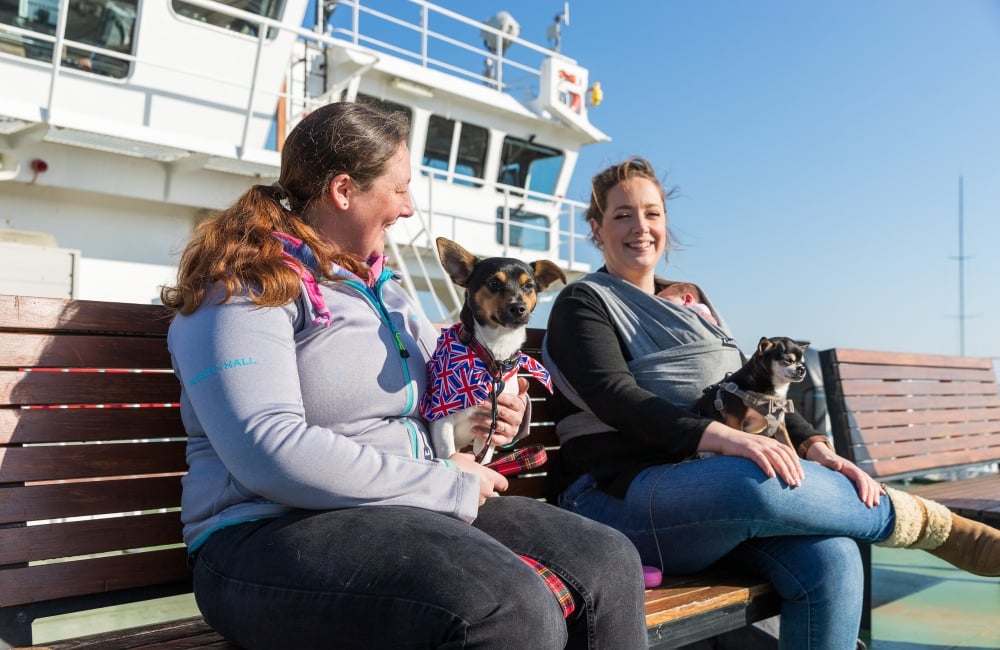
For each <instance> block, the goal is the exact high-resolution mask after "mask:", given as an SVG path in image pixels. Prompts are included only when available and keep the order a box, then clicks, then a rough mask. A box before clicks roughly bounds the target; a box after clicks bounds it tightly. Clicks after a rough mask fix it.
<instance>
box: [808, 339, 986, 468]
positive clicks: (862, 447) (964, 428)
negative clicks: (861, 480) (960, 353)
mask: <svg viewBox="0 0 1000 650" xmlns="http://www.w3.org/2000/svg"><path fill="white" fill-rule="evenodd" d="M820 359H821V363H822V366H823V382H824V384H825V387H826V398H827V403H828V406H829V414H830V423H831V427H832V430H833V431H832V432H833V436H834V441H835V445H836V447H837V450H838V451H839V452H840V453H841V454H844V455H845V456H847V457H848V458H850V459H851V460H852V461H854V462H855V463H857V464H858V465H859V466H860V467H861V468H863V469H864V470H865V471H866V472H868V473H869V474H870V475H871V476H873V477H876V478H880V479H884V480H891V479H897V478H904V477H909V476H916V475H920V474H926V473H928V472H931V471H938V470H941V469H946V468H960V467H967V466H973V465H982V464H988V463H993V462H996V461H998V460H1000V396H998V394H997V377H996V374H995V372H994V369H993V362H992V360H991V359H988V358H972V357H956V356H943V355H927V354H906V353H898V352H872V351H865V350H849V349H836V348H835V349H831V350H824V351H823V352H821V353H820Z"/></svg>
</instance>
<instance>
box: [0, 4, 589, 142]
mask: <svg viewBox="0 0 1000 650" xmlns="http://www.w3.org/2000/svg"><path fill="white" fill-rule="evenodd" d="M406 1H407V2H409V3H410V4H412V5H414V6H415V7H417V8H418V9H419V15H420V18H419V20H417V21H412V22H411V21H406V20H401V19H399V18H396V17H394V16H390V15H388V14H385V13H383V12H381V11H378V10H376V9H374V8H373V7H371V6H366V5H365V3H364V2H363V1H362V0H342V1H341V2H340V3H337V7H338V9H339V8H340V7H343V8H345V9H347V8H349V9H350V12H349V17H348V18H347V19H346V20H343V19H341V16H342V15H343V14H341V13H340V12H338V11H334V12H333V15H332V16H331V19H332V22H330V23H329V26H328V28H326V29H325V30H324V31H317V30H318V29H319V30H322V29H323V28H322V27H320V26H317V27H315V28H312V29H310V28H308V27H301V26H297V25H290V24H287V23H282V22H280V21H278V20H274V19H271V18H267V17H265V16H260V15H258V14H255V13H251V12H248V11H244V10H241V9H236V8H232V7H229V6H226V5H223V4H219V3H216V2H212V1H211V0H184V2H185V3H186V4H190V5H193V6H195V7H199V8H203V9H206V10H210V11H211V12H213V14H218V15H223V16H228V17H230V18H232V19H234V20H237V19H238V20H239V21H242V22H243V23H246V24H248V25H250V26H252V31H255V32H256V41H257V43H256V50H255V55H254V59H253V60H254V66H253V68H252V70H251V72H250V73H249V76H248V77H246V78H243V79H236V78H233V77H231V76H230V77H228V78H219V79H214V78H211V79H210V78H209V77H210V76H211V75H206V74H205V72H204V71H202V70H195V69H188V68H185V67H182V66H178V65H171V63H170V62H169V61H162V60H158V59H150V58H149V57H148V56H138V57H137V56H134V55H133V54H131V53H126V52H122V51H119V50H115V49H109V48H108V47H101V45H100V44H94V43H86V42H82V41H78V40H74V39H71V38H68V37H67V33H66V25H67V16H68V14H69V6H70V0H59V2H58V7H59V9H58V12H59V15H58V18H57V20H56V24H55V25H54V26H51V27H50V28H48V27H47V28H46V31H42V30H40V29H39V28H31V27H28V26H18V25H15V24H11V23H6V22H5V23H0V35H2V39H0V40H5V41H7V42H23V43H26V44H28V45H33V46H34V50H35V55H34V56H28V55H26V56H27V58H32V59H35V60H42V61H48V62H50V63H51V64H52V69H51V72H50V75H51V77H50V80H49V85H48V93H47V97H45V98H43V99H42V101H41V102H40V103H39V107H38V108H39V112H40V114H41V117H42V119H43V120H45V121H49V120H51V117H52V116H53V115H54V114H55V111H54V110H53V109H54V105H55V104H56V103H58V102H63V101H65V95H64V94H60V93H59V92H57V88H58V87H59V85H60V77H62V76H65V75H70V74H72V75H80V74H94V75H95V76H103V77H104V78H105V79H107V80H108V81H109V82H110V83H114V82H116V81H119V80H122V81H124V80H126V79H127V78H128V77H130V76H131V75H133V74H134V69H135V67H136V66H137V65H143V66H148V67H149V68H150V69H153V68H155V69H157V70H161V71H163V72H164V73H170V74H181V75H185V76H187V77H190V78H191V79H200V80H203V81H204V80H208V81H213V82H214V81H218V83H219V85H220V87H225V88H227V89H229V90H228V91H227V92H228V94H229V97H230V98H239V99H236V100H235V101H233V102H232V103H234V104H235V106H234V108H235V109H236V110H240V111H242V119H243V122H244V124H243V128H242V133H241V136H242V137H240V136H239V135H237V136H234V139H235V138H238V142H228V141H227V142H224V143H219V144H223V145H225V149H220V148H213V147H209V148H205V149H204V151H205V152H213V153H215V152H219V151H223V150H231V151H234V155H235V157H237V158H240V159H243V158H247V157H248V156H247V154H248V141H247V134H248V133H250V130H251V123H252V122H253V121H254V120H255V119H258V120H259V119H260V115H259V113H260V111H259V107H260V106H262V105H271V106H274V105H275V104H276V103H277V102H281V103H283V104H284V109H283V110H281V111H280V112H279V115H278V116H277V120H278V122H279V129H278V134H277V141H276V142H271V143H270V144H264V145H263V147H264V148H263V149H259V148H258V149H256V150H258V151H265V150H267V149H270V150H272V151H273V150H275V149H277V148H279V147H280V143H281V142H282V141H283V138H284V135H285V134H286V133H287V132H288V131H290V130H291V128H293V127H294V125H295V124H296V123H297V121H298V119H299V118H300V117H301V115H303V114H304V113H306V112H308V111H310V110H312V109H313V108H315V101H316V97H313V96H310V94H309V93H306V94H305V95H303V94H300V93H294V92H291V90H290V88H292V87H293V84H292V83H290V84H289V86H288V87H287V88H288V89H285V90H276V89H273V88H270V87H265V85H264V84H260V83H258V72H257V67H258V65H259V63H260V60H261V57H262V56H263V52H264V46H265V45H266V44H267V42H268V40H269V38H270V37H271V35H272V34H273V33H274V32H275V30H279V31H281V32H286V33H287V32H290V33H292V34H294V35H295V37H296V38H297V40H298V41H299V42H300V43H302V44H303V46H304V47H306V48H309V49H312V48H315V49H317V50H322V49H323V48H327V47H330V46H335V47H352V44H354V45H353V47H365V48H368V49H369V51H372V52H376V53H377V52H378V51H379V50H383V51H386V52H391V53H393V54H395V55H396V56H399V57H401V58H408V59H410V60H411V61H412V62H414V63H416V64H418V65H421V66H424V67H427V68H431V69H436V70H439V71H441V72H443V73H448V74H450V75H452V76H456V77H457V78H461V79H465V80H472V81H475V82H479V83H482V84H483V86H484V87H487V88H494V89H496V90H497V92H501V93H504V92H509V93H514V92H517V93H522V92H523V93H525V95H526V96H527V97H529V98H530V96H531V93H532V91H535V92H537V87H538V85H539V83H540V79H541V75H542V71H541V65H542V63H543V61H544V60H545V59H551V58H557V59H560V60H564V61H567V62H570V63H575V62H574V61H573V60H572V59H570V58H568V57H565V56H563V55H562V54H560V53H559V52H556V51H555V50H551V49H548V48H546V47H542V46H540V45H537V44H534V43H531V42H530V41H527V40H524V39H522V38H520V37H518V36H515V35H512V34H507V33H504V32H502V31H501V30H499V29H497V28H495V27H493V26H491V25H489V24H487V23H484V22H477V21H475V20H472V19H469V18H467V17H465V16H462V15H460V14H458V13H455V12H452V11H449V10H447V9H444V8H442V7H438V6H436V5H434V4H433V3H430V2H426V1H425V0H406ZM338 14H340V15H338ZM140 19H141V18H140ZM432 25H433V26H434V28H433V29H432ZM135 29H139V23H138V21H136V23H135ZM380 30H381V31H382V32H388V33H390V34H391V33H392V30H397V31H399V30H402V31H403V32H404V33H405V34H404V36H401V37H400V38H399V39H395V38H394V39H393V40H392V41H391V42H390V41H389V40H387V39H386V38H385V37H383V38H375V37H373V36H372V35H371V34H372V33H376V34H379V33H381V32H380ZM406 35H409V36H406ZM483 35H490V36H491V37H495V38H496V39H497V40H499V41H502V42H504V43H509V50H506V51H505V49H504V48H497V51H496V52H493V51H492V50H491V49H490V48H487V47H485V44H484V46H476V45H475V43H476V42H483ZM515 46H516V47H515ZM95 58H96V59H97V63H96V64H95V65H94V66H93V67H89V66H86V65H83V64H84V63H86V62H84V61H83V59H91V60H93V59H95ZM486 61H491V62H492V65H489V66H485V65H484V62H486ZM313 64H314V61H313V60H311V59H310V58H309V57H308V56H298V55H297V56H295V57H293V60H290V61H289V63H288V72H287V74H288V76H289V78H290V80H291V81H294V80H295V79H298V80H300V81H301V83H302V86H300V88H301V87H305V86H306V82H305V80H307V79H309V78H310V75H312V74H314V72H313V71H312V70H310V66H311V65H313ZM484 68H485V69H484ZM515 77H516V82H510V81H507V80H506V79H508V78H511V79H513V78H515ZM515 83H516V84H517V85H516V86H515V85H514V84H515ZM175 86H176V83H175V84H174V87H175ZM166 90H167V89H162V91H163V92H166ZM323 91H325V89H323V90H322V91H320V92H316V93H313V95H319V96H322V93H323ZM145 92H158V91H157V90H156V89H154V88H152V87H151V86H150V85H149V84H146V86H145ZM174 99H176V98H174ZM216 99H218V98H217V97H216ZM522 99H524V97H522ZM191 101H192V102H195V103H199V104H204V102H203V101H202V100H201V99H199V98H198V97H193V98H192V100H191ZM240 106H242V108H240ZM254 107H257V109H258V110H257V111H256V113H257V114H256V115H255V111H254ZM95 117H102V118H103V115H100V116H95ZM116 124H118V126H117V127H115V128H116V129H117V131H120V132H119V133H117V135H118V136H119V137H126V138H130V137H131V138H133V139H134V137H135V133H136V132H137V129H138V130H139V131H146V130H150V128H151V127H150V125H148V124H145V123H137V124H130V123H120V122H116ZM152 135H153V134H152V133H151V134H150V136H152ZM216 137H219V136H218V135H217V134H216ZM160 140H164V141H162V142H161V141H160ZM150 141H153V142H158V143H159V144H164V145H165V144H168V143H169V142H171V141H173V142H178V141H177V140H171V139H169V138H166V139H163V138H160V139H157V138H155V137H150ZM262 144H263V143H262ZM192 146H195V145H192ZM200 150H201V149H199V151H200ZM253 158H254V156H251V157H250V159H253Z"/></svg>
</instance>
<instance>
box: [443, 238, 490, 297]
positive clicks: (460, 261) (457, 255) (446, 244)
mask: <svg viewBox="0 0 1000 650" xmlns="http://www.w3.org/2000/svg"><path fill="white" fill-rule="evenodd" d="M435 243H436V244H437V249H438V257H440V258H441V266H443V267H444V271H445V273H447V274H448V277H450V278H451V281H452V282H454V283H455V284H457V285H458V286H460V287H464V286H465V285H466V283H467V282H468V281H469V276H470V275H472V267H474V266H475V265H476V262H478V261H479V259H478V258H477V257H476V256H475V255H473V254H472V253H470V252H469V251H467V250H465V249H464V248H462V247H461V246H459V245H458V244H456V243H455V242H453V241H451V240H450V239H445V238H444V237H438V238H437V240H435Z"/></svg>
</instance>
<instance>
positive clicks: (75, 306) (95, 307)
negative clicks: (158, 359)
mask: <svg viewBox="0 0 1000 650" xmlns="http://www.w3.org/2000/svg"><path fill="white" fill-rule="evenodd" d="M169 317H170V312H169V311H168V310H167V308H166V307H163V306H162V305H137V304H132V303H123V302H103V301H98V300H59V299H54V298H35V297H32V296H10V295H0V329H12V330H18V331H24V332H31V331H39V330H59V331H64V332H122V333H128V334H136V333H139V334H150V335H165V334H166V332H167V327H168V326H169V325H170V321H169Z"/></svg>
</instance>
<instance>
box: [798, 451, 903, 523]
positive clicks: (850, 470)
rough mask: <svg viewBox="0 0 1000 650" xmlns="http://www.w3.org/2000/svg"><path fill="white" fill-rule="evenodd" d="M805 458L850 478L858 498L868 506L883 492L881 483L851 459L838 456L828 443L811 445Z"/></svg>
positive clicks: (872, 504)
mask: <svg viewBox="0 0 1000 650" xmlns="http://www.w3.org/2000/svg"><path fill="white" fill-rule="evenodd" d="M806 458H808V459H809V460H812V461H815V462H817V463H819V464H820V465H822V466H824V467H829V468H830V469H832V470H833V471H835V472H840V473H841V474H843V475H844V476H846V477H847V478H849V479H851V482H852V483H854V487H855V488H856V489H857V491H858V498H859V499H861V502H862V503H864V504H865V505H866V506H868V507H869V508H872V507H875V506H877V505H878V503H879V499H881V497H882V495H883V494H885V489H884V488H883V487H882V484H881V483H879V482H878V481H876V480H875V479H873V478H872V477H871V476H868V474H866V473H865V471H864V470H863V469H861V468H860V467H858V466H857V465H855V464H854V463H852V462H851V461H849V460H847V459H846V458H844V457H843V456H838V455H837V453H836V452H835V451H833V449H830V447H829V445H824V444H816V445H812V446H811V447H809V451H807V452H806Z"/></svg>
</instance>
